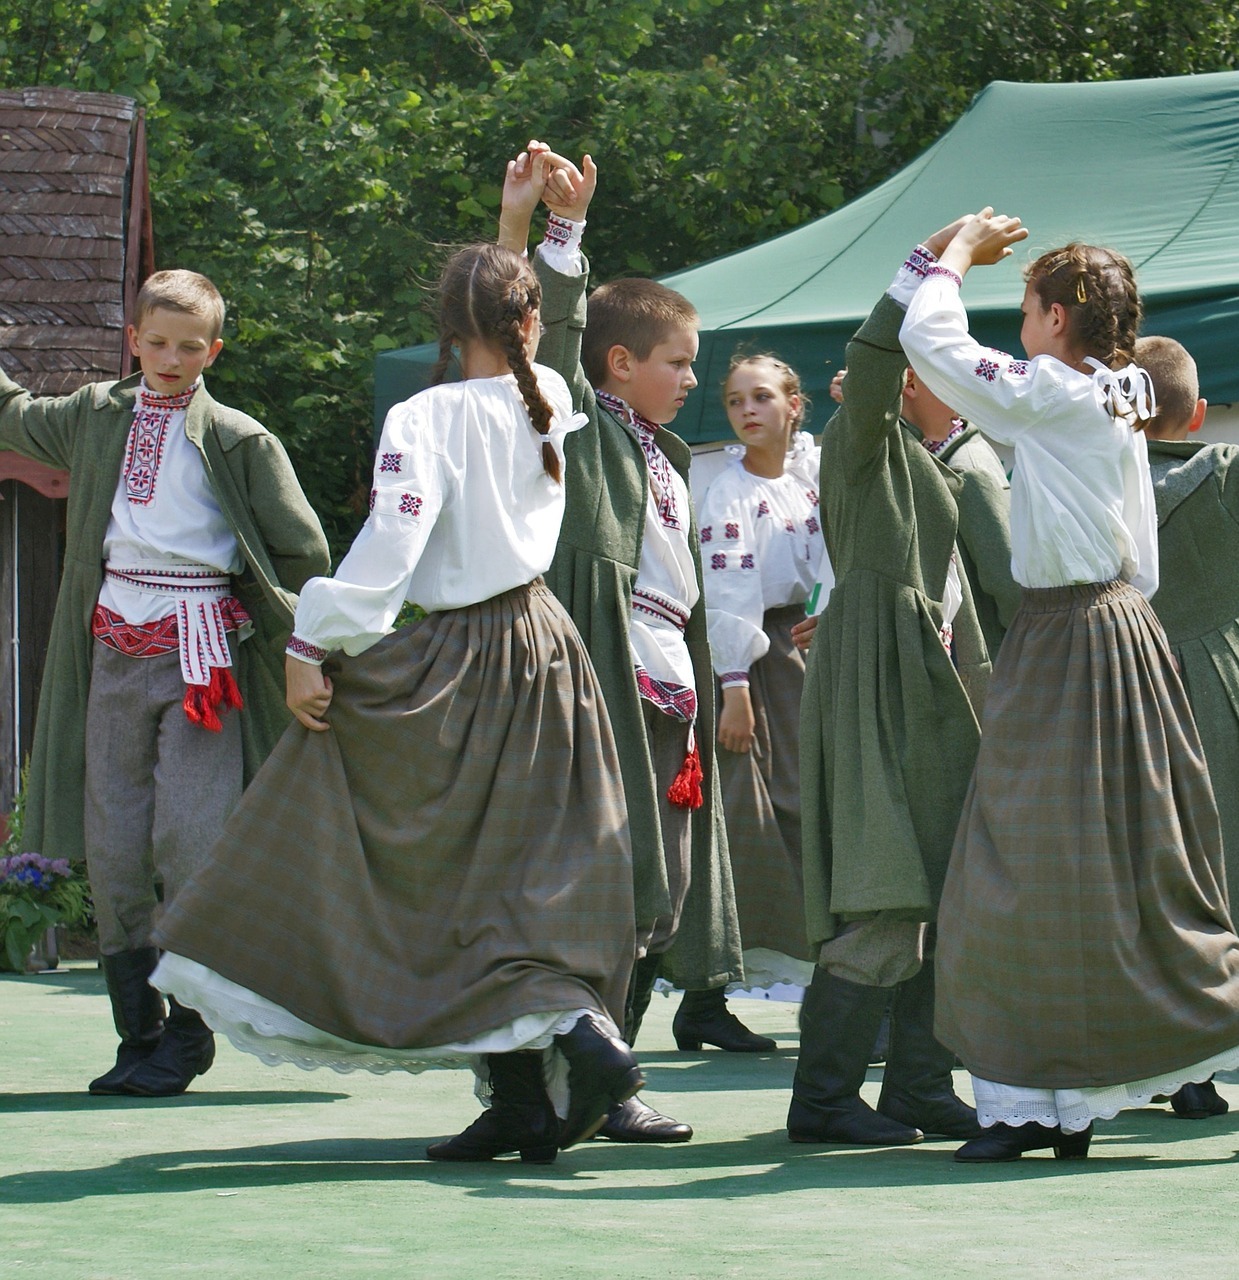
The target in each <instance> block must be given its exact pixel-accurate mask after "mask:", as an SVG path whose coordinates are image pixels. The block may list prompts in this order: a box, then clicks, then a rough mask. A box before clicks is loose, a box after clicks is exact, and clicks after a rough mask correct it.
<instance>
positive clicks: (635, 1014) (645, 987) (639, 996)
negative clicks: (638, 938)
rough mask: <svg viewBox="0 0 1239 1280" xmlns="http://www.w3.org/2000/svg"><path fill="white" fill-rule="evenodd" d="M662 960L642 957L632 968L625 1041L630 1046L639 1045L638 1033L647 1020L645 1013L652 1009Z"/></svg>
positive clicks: (626, 1004) (625, 1017)
mask: <svg viewBox="0 0 1239 1280" xmlns="http://www.w3.org/2000/svg"><path fill="white" fill-rule="evenodd" d="M662 960H663V958H662V956H642V957H641V959H640V960H638V961H637V962H636V964H634V965H633V967H632V975H631V976H630V977H629V979H628V997H627V999H626V1000H625V1002H624V1039H625V1040H626V1041H627V1042H628V1043H629V1045H635V1044H636V1043H637V1033H638V1032H639V1031H640V1030H641V1023H642V1022H643V1021H644V1020H645V1011H646V1010H647V1009H648V1008H649V1007H650V998H651V997H652V996H653V994H654V983H655V982H657V981H658V969H659V966H660V965H661V964H662Z"/></svg>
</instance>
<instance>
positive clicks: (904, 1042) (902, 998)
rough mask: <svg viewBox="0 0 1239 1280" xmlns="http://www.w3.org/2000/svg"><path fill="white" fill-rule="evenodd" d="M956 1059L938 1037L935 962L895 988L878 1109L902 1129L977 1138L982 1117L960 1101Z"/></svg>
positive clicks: (929, 960) (927, 964) (979, 1133)
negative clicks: (940, 1042)
mask: <svg viewBox="0 0 1239 1280" xmlns="http://www.w3.org/2000/svg"><path fill="white" fill-rule="evenodd" d="M954 1066H955V1055H954V1054H953V1053H952V1052H951V1051H950V1050H949V1049H944V1048H943V1047H942V1045H940V1044H939V1043H938V1041H937V1040H936V1039H935V1037H934V962H933V958H932V957H929V958H927V959H926V961H925V963H924V964H923V965H921V968H920V971H919V972H918V973H917V974H916V976H915V977H913V978H909V979H908V981H907V982H901V983H900V984H899V986H897V987H896V988H895V997H894V999H893V1000H892V1001H891V1038H890V1046H889V1048H888V1050H887V1054H886V1070H885V1071H884V1072H883V1076H882V1093H881V1095H880V1096H879V1098H878V1110H879V1111H880V1112H881V1113H882V1114H883V1115H884V1116H890V1118H891V1119H892V1120H898V1121H899V1122H900V1124H906V1125H911V1126H913V1127H914V1128H917V1129H921V1130H923V1131H924V1132H925V1133H935V1134H941V1135H942V1136H943V1137H946V1138H978V1137H980V1136H981V1134H982V1133H983V1132H984V1130H983V1129H982V1128H981V1126H980V1125H979V1124H978V1123H977V1113H976V1111H974V1110H973V1108H972V1107H970V1106H968V1104H967V1103H966V1102H963V1101H961V1100H960V1099H959V1098H958V1097H956V1096H955V1082H954V1079H953V1077H952V1075H951V1071H952V1068H953V1067H954Z"/></svg>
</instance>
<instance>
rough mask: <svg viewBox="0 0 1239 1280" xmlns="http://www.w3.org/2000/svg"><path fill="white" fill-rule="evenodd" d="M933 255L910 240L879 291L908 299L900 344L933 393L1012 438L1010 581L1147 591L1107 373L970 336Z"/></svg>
mask: <svg viewBox="0 0 1239 1280" xmlns="http://www.w3.org/2000/svg"><path fill="white" fill-rule="evenodd" d="M932 261H933V260H932V256H931V255H925V254H924V252H923V251H920V250H918V253H917V254H914V255H913V257H912V258H910V259H909V261H908V263H907V264H905V267H904V269H903V270H902V271H901V272H900V274H899V276H898V277H897V278H896V281H895V284H894V285H892V287H891V289H890V294H891V297H892V298H894V300H895V301H896V302H899V303H901V305H906V306H907V312H908V313H907V316H906V317H905V318H904V322H903V327H902V329H901V330H900V335H899V337H900V342H901V343H902V344H903V348H904V350H905V351H906V352H907V355H908V360H909V363H910V364H911V365H912V367H913V368H914V369H915V370H916V374H917V376H918V377H919V378H921V379H922V380H923V381H924V383H925V385H926V386H927V387H929V389H930V390H931V391H932V392H933V393H934V394H935V395H937V396H938V397H939V398H940V399H942V400H944V401H945V402H946V403H947V404H949V405H950V406H951V407H952V408H953V409H955V411H956V412H957V413H959V414H960V415H961V416H962V417H964V418H966V419H968V421H970V422H974V423H976V425H977V426H978V427H980V428H981V430H982V431H983V432H985V434H986V435H988V436H991V437H992V438H993V439H995V440H997V441H999V442H1001V443H1003V444H1007V445H1010V446H1012V447H1013V448H1014V451H1015V469H1014V471H1013V472H1012V476H1011V572H1012V574H1013V576H1014V577H1015V579H1016V581H1017V582H1019V583H1021V584H1022V585H1024V586H1026V587H1060V586H1070V585H1073V584H1080V583H1088V582H1107V581H1109V580H1111V579H1113V578H1116V577H1117V578H1122V579H1124V580H1125V581H1127V582H1130V583H1131V584H1132V585H1133V586H1134V587H1136V588H1137V589H1138V590H1139V591H1141V592H1142V593H1143V594H1144V595H1145V596H1151V595H1152V594H1153V593H1154V592H1155V591H1156V590H1157V572H1158V563H1157V515H1156V508H1155V506H1154V501H1153V484H1152V480H1151V478H1150V475H1149V458H1148V447H1147V444H1146V442H1145V438H1144V434H1143V432H1139V431H1134V430H1133V429H1132V427H1131V426H1130V425H1129V424H1128V422H1126V421H1124V420H1123V419H1122V418H1121V417H1116V416H1115V415H1114V412H1113V410H1112V409H1111V408H1110V407H1109V405H1110V401H1111V396H1112V394H1113V384H1114V383H1115V381H1116V375H1114V374H1112V373H1111V372H1110V371H1109V370H1108V369H1104V368H1100V367H1099V368H1098V369H1096V370H1094V371H1093V372H1092V373H1091V374H1090V373H1082V372H1080V371H1079V370H1077V369H1073V368H1071V367H1070V366H1069V365H1066V364H1064V363H1063V362H1062V361H1061V360H1058V359H1056V358H1055V357H1053V356H1049V355H1041V356H1037V357H1035V358H1034V359H1031V360H1020V359H1016V358H1014V357H1012V356H1010V355H1007V354H1005V353H1004V352H1001V351H995V350H993V349H992V348H990V347H983V346H981V345H980V344H979V343H978V342H976V341H975V339H973V338H972V337H971V335H970V334H969V333H968V316H967V313H966V311H965V310H964V306H963V303H962V302H961V300H960V296H959V280H958V277H956V276H955V275H954V273H953V272H946V271H943V270H942V269H941V268H934V267H933V266H932ZM1139 372H1140V371H1139V370H1135V369H1134V368H1133V369H1131V370H1129V371H1123V373H1120V375H1118V376H1119V378H1122V377H1123V376H1124V374H1126V373H1132V374H1138V373H1139Z"/></svg>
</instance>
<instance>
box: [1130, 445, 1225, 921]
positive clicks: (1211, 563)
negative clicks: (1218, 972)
mask: <svg viewBox="0 0 1239 1280" xmlns="http://www.w3.org/2000/svg"><path fill="white" fill-rule="evenodd" d="M1149 464H1150V468H1151V470H1152V472H1153V496H1154V498H1155V499H1156V502H1157V541H1158V558H1159V560H1160V563H1161V568H1160V572H1159V584H1158V588H1157V592H1156V594H1155V595H1154V596H1153V598H1152V600H1150V601H1149V603H1150V604H1151V605H1152V606H1153V610H1154V612H1155V613H1156V614H1157V616H1158V618H1159V619H1161V624H1162V626H1163V627H1165V628H1166V638H1167V639H1168V640H1169V641H1170V644H1171V647H1172V648H1173V650H1174V654H1175V657H1176V658H1177V659H1178V661H1179V671H1180V673H1181V675H1182V677H1183V683H1184V685H1185V687H1186V688H1187V696H1188V698H1189V700H1190V701H1191V704H1192V714H1193V715H1194V716H1195V718H1196V727H1197V728H1198V729H1199V730H1200V741H1201V745H1202V746H1203V747H1204V749H1205V759H1206V760H1207V761H1208V764H1209V776H1210V778H1211V779H1212V781H1213V794H1214V797H1215V798H1216V800H1217V808H1218V817H1219V818H1220V819H1221V822H1222V851H1223V854H1224V855H1225V860H1226V879H1227V883H1228V885H1229V888H1230V903H1231V910H1232V911H1234V909H1235V906H1236V902H1237V900H1239V446H1236V445H1233V444H1202V443H1200V442H1197V441H1187V440H1154V439H1153V438H1152V437H1150V438H1149Z"/></svg>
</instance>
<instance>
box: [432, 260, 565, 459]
mask: <svg viewBox="0 0 1239 1280" xmlns="http://www.w3.org/2000/svg"><path fill="white" fill-rule="evenodd" d="M541 304H542V287H541V285H539V284H538V277H537V276H535V275H534V273H533V268H532V267H531V266H530V265H529V263H528V261H526V259H524V258H522V257H521V256H520V255H519V254H515V253H513V252H512V251H511V250H510V249H505V248H503V247H502V246H500V245H497V244H474V245H469V246H467V247H466V248H464V249H460V250H458V251H457V252H456V253H454V254H453V255H452V257H451V258H450V259H448V263H447V266H445V267H444V268H443V274H442V276H441V277H440V278H439V358H438V360H437V361H436V362H435V366H434V370H433V371H432V373H431V384H432V385H435V384H438V383H440V382H442V381H443V379H444V377H445V376H446V374H447V367H448V364H449V362H450V361H451V358H452V346H453V344H455V343H458V342H465V341H468V340H469V339H477V340H478V341H481V342H485V343H488V344H489V345H491V346H494V347H498V348H499V349H500V350H501V351H502V352H503V354H504V356H505V357H506V359H507V362H508V365H509V367H510V368H511V370H512V372H513V373H514V374H515V375H516V385H517V388H518V389H519V390H520V393H521V399H522V400H523V401H524V402H525V409H526V410H527V412H528V413H529V420H530V422H532V423H533V426H534V429H535V430H536V431H537V432H538V434H539V435H543V436H545V435H547V434H548V433H549V432H550V429H551V416H552V414H551V406H550V405H549V404H547V402H546V400H545V398H544V397H543V395H542V392H541V390H540V388H539V387H538V380H537V378H536V377H535V376H534V371H533V367H532V366H531V365H530V363H529V357H528V356H527V355H526V354H525V342H524V337H523V335H522V333H521V325H522V324H523V323H524V321H525V319H526V318H527V317H528V316H530V315H535V316H536V315H537V313H538V308H539V307H540V306H541ZM542 466H543V468H544V470H545V471H546V474H547V475H548V476H550V477H551V479H553V480H559V479H560V468H559V456H558V454H556V452H555V448H554V446H553V445H552V444H551V442H550V441H549V440H548V441H546V442H545V443H544V444H543V446H542Z"/></svg>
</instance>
